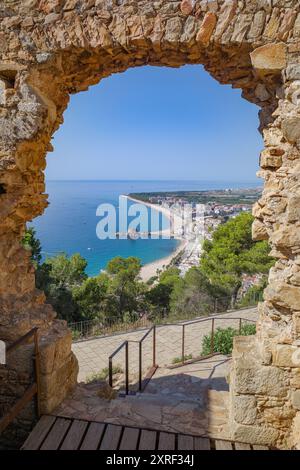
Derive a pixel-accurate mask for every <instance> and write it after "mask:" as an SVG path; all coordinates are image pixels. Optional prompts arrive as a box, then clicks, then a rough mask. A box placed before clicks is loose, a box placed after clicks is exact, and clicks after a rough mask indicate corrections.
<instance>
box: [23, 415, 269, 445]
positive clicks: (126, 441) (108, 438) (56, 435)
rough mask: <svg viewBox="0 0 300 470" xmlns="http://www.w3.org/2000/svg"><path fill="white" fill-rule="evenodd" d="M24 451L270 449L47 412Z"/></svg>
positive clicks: (28, 439) (27, 441)
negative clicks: (84, 419) (66, 416)
mask: <svg viewBox="0 0 300 470" xmlns="http://www.w3.org/2000/svg"><path fill="white" fill-rule="evenodd" d="M22 450H156V451H165V450H171V451H172V450H195V451H197V450H269V449H268V447H265V446H251V445H250V444H242V443H237V442H230V441H222V440H214V439H209V438H206V437H197V436H190V435H184V434H175V433H169V432H162V431H155V430H149V429H140V428H133V427H129V426H120V425H115V424H107V423H97V422H90V421H83V420H77V419H69V418H61V417H56V416H47V415H44V416H42V417H41V419H40V420H39V422H38V423H37V424H36V426H35V428H34V429H33V431H32V432H31V434H30V435H29V437H28V438H27V440H26V442H25V443H24V444H23V446H22Z"/></svg>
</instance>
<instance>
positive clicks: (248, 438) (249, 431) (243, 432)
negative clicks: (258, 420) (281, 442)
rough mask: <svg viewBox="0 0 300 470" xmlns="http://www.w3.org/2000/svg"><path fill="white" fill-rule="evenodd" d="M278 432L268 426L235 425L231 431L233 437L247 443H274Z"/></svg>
mask: <svg viewBox="0 0 300 470" xmlns="http://www.w3.org/2000/svg"><path fill="white" fill-rule="evenodd" d="M278 436H279V432H278V431H277V430H276V429H274V428H270V427H264V426H248V425H242V424H240V425H237V426H236V427H235V429H234V431H233V436H232V437H233V439H234V440H236V441H239V442H246V443H247V444H262V445H274V444H275V443H276V441H277V439H278Z"/></svg>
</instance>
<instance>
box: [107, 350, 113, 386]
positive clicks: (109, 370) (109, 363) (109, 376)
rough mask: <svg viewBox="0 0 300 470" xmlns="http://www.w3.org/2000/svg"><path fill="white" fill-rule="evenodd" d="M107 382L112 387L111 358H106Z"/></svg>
mask: <svg viewBox="0 0 300 470" xmlns="http://www.w3.org/2000/svg"><path fill="white" fill-rule="evenodd" d="M108 383H109V386H110V387H111V388H112V386H113V368H112V358H111V357H110V358H109V359H108Z"/></svg>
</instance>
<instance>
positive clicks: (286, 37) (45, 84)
mask: <svg viewBox="0 0 300 470" xmlns="http://www.w3.org/2000/svg"><path fill="white" fill-rule="evenodd" d="M271 3H273V5H274V6H271ZM299 51H300V6H299V3H298V1H297V0H289V1H288V2H287V1H283V0H276V1H273V2H271V1H270V0H259V1H256V2H252V1H251V2H243V1H236V0H218V1H217V0H211V1H208V0H204V1H195V0H183V1H182V2H180V1H175V0H157V1H150V0H87V1H83V0H3V1H2V3H1V6H0V53H1V58H0V122H1V123H0V137H1V141H0V214H1V219H0V234H1V241H0V261H1V268H0V315H1V316H0V337H1V338H3V339H5V340H7V341H11V340H13V339H15V338H17V337H19V336H20V335H22V334H23V333H25V332H27V331H28V330H29V329H30V328H31V327H32V326H36V325H37V326H39V327H40V329H41V332H42V342H41V344H42V372H43V375H42V383H41V386H42V411H43V412H50V411H52V410H53V408H54V407H55V406H56V405H57V404H59V403H60V402H61V400H62V399H63V398H64V397H65V395H66V394H67V393H68V391H69V390H70V389H71V388H72V387H73V386H74V384H75V382H76V375H77V364H76V359H75V358H74V357H73V355H72V353H71V336H70V333H69V332H68V330H67V328H66V325H65V323H64V322H62V321H59V320H55V313H54V312H53V311H52V309H51V307H50V306H49V305H46V304H45V299H44V295H43V294H42V293H41V292H38V291H37V290H36V289H35V281H34V270H33V268H32V267H31V265H30V262H29V256H28V253H27V252H26V251H24V250H23V249H22V248H21V247H20V240H21V238H22V235H23V233H24V229H25V223H26V222H27V221H29V220H31V219H32V218H34V217H36V216H37V215H40V214H41V213H42V212H43V210H44V208H45V207H46V205H47V196H46V195H45V194H44V190H45V185H44V175H43V170H44V168H45V155H46V153H47V152H48V151H51V144H50V139H51V136H52V135H53V133H54V131H55V130H56V129H57V128H58V127H59V125H60V124H61V123H62V121H63V119H62V115H63V112H64V110H65V109H66V107H67V104H68V99H69V95H70V94H71V93H77V92H79V91H83V90H85V89H87V88H88V87H89V86H90V85H93V84H96V83H98V82H99V81H100V80H101V79H102V78H104V77H107V76H109V75H110V74H112V73H114V72H121V71H124V70H126V69H127V68H129V67H136V66H140V65H146V64H150V65H160V66H162V65H163V66H171V67H179V66H181V65H184V64H203V65H204V67H205V68H206V70H207V71H208V72H209V73H210V74H211V75H212V76H214V77H215V78H216V79H217V80H218V81H219V82H220V83H227V84H231V85H232V86H233V87H236V88H240V89H241V90H242V92H243V96H244V98H246V99H247V100H249V101H251V102H254V103H256V104H258V105H259V106H260V107H261V112H260V122H261V128H260V129H261V132H262V133H263V137H264V141H265V150H264V151H263V152H262V154H261V160H260V165H261V171H260V176H262V177H263V178H264V180H265V186H264V192H263V196H262V198H261V200H260V201H259V202H258V204H257V205H256V206H255V208H254V215H255V217H256V220H255V223H254V225H253V236H254V238H255V239H257V240H261V239H269V241H270V244H271V246H272V255H273V256H274V257H275V258H276V259H277V263H276V266H275V267H274V268H273V269H272V270H271V272H270V276H269V286H268V288H267V289H266V292H265V302H264V303H262V304H261V305H260V319H259V322H258V332H257V335H256V337H255V338H253V339H249V338H241V339H237V341H236V343H235V348H234V354H233V367H232V373H231V377H230V389H231V428H232V435H233V437H234V438H235V439H237V440H242V441H243V440H245V441H247V442H256V443H265V444H276V445H280V446H285V445H290V446H291V445H292V444H295V443H296V442H298V444H299V442H300V411H299V410H300V359H299V356H300V287H299V286H300V235H299V234H300V231H299V226H300V165H299V161H300V160H299V158H300V106H299V99H300V62H299ZM20 364H21V363H18V362H17V361H16V362H15V363H14V364H12V368H13V369H14V373H15V374H14V375H13V379H11V378H9V377H8V376H7V377H6V381H5V382H3V383H0V387H1V390H0V393H1V397H3V400H2V398H1V402H5V399H6V398H7V396H11V390H12V388H14V387H15V388H17V384H18V383H19V382H21V380H22V374H24V370H22V367H21V365H20ZM10 380H12V383H10Z"/></svg>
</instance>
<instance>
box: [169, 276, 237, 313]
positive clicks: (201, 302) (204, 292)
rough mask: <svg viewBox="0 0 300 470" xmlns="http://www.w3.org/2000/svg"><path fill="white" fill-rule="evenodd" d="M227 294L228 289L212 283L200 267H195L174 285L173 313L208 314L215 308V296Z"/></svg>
mask: <svg viewBox="0 0 300 470" xmlns="http://www.w3.org/2000/svg"><path fill="white" fill-rule="evenodd" d="M226 294H227V291H226V290H225V289H224V288H223V287H222V286H221V287H220V286H215V285H214V284H212V283H211V282H210V281H209V279H208V278H207V277H206V276H205V274H204V273H203V272H201V270H200V269H199V267H193V268H191V269H189V271H188V272H187V273H186V275H185V276H184V278H181V279H180V281H179V282H177V283H176V284H175V285H174V289H173V291H172V294H171V299H170V306H171V313H172V314H173V315H174V316H185V317H193V316H198V315H204V314H207V313H209V312H211V311H213V310H214V306H215V298H216V297H218V298H219V297H224V296H225V295H226ZM227 295H228V294H227ZM225 300H226V299H225Z"/></svg>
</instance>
